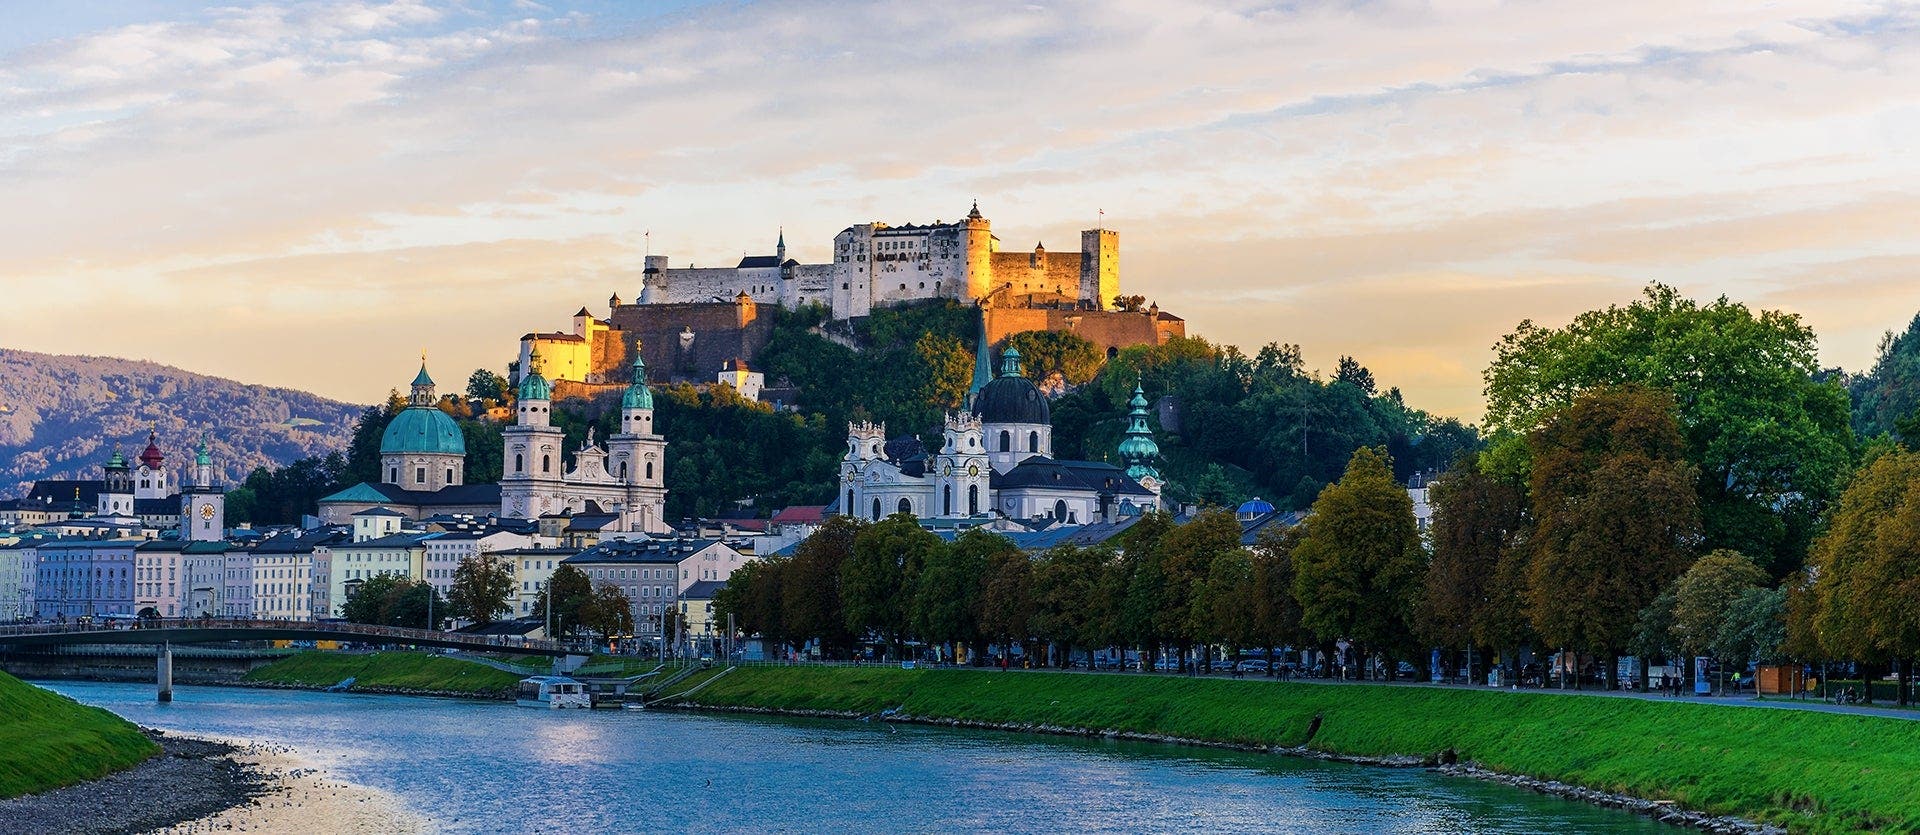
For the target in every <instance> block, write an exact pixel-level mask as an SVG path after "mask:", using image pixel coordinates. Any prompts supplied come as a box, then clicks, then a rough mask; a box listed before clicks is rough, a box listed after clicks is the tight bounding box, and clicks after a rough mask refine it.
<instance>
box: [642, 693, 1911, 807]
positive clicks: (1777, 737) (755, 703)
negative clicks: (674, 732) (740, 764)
mask: <svg viewBox="0 0 1920 835" xmlns="http://www.w3.org/2000/svg"><path fill="white" fill-rule="evenodd" d="M678 706H683V707H692V708H707V709H719V710H748V711H755V712H778V713H792V714H798V715H815V716H822V715H831V716H874V715H876V714H881V713H882V712H885V711H891V714H890V715H888V716H884V717H882V718H890V719H894V720H900V721H917V722H926V723H931V724H946V725H959V726H966V727H982V728H998V729H1003V730H1019V731H1037V732H1050V733H1070V734H1081V735H1093V736H1114V737H1125V738H1137V739H1150V740H1159V741H1171V742H1188V743H1199V744H1211V745H1223V746H1231V747H1244V748H1251V749H1259V750H1275V751H1282V752H1286V753H1298V754H1305V755H1310V756H1323V757H1331V758H1340V759H1351V760H1355V761H1363V762H1373V763H1376V764H1384V765H1409V764H1433V765H1453V766H1454V767H1455V768H1456V769H1458V770H1460V771H1461V772H1462V773H1466V774H1469V775H1470V776H1480V777H1489V776H1494V775H1504V777H1502V778H1501V779H1511V780H1514V781H1515V782H1516V783H1517V784H1520V785H1522V787H1526V788H1532V789H1535V790H1545V791H1549V792H1553V793H1559V794H1562V795H1563V796H1569V797H1574V798H1575V799H1585V800H1589V801H1596V800H1597V801H1599V802H1603V803H1605V802H1612V801H1610V800H1608V799H1609V798H1617V799H1619V800H1618V802H1619V803H1620V804H1622V807H1623V808H1635V809H1636V811H1642V812H1643V813H1647V814H1651V815H1654V816H1656V817H1665V816H1668V815H1670V814H1672V813H1674V812H1675V811H1677V810H1678V809H1684V810H1692V811H1694V812H1699V813H1703V814H1704V815H1705V816H1707V817H1709V818H1732V817H1737V818H1742V819H1746V820H1749V821H1757V822H1761V823H1764V824H1768V825H1773V826H1781V827H1787V828H1789V829H1791V830H1792V831H1795V832H1801V831H1805V832H1815V833H1830V832H1833V833H1837V832H1861V831H1914V830H1920V724H1916V723H1913V722H1907V721H1899V720H1889V719H1881V718H1876V717H1864V716H1849V715H1835V714H1826V713H1814V712H1797V711H1773V710H1757V709H1740V708H1731V707H1725V706H1717V705H1696V704H1676V703H1664V702H1659V701H1649V700H1641V699H1604V698H1589V697H1584V696H1580V695H1562V694H1555V693H1532V692H1513V691H1500V690H1481V689H1474V690H1467V689H1457V690H1456V689H1442V688H1428V687H1391V686H1377V685H1341V684H1306V683H1292V682H1276V681H1265V680H1242V681H1234V680H1223V679H1197V678H1172V677H1164V676H1124V675H1085V674H1070V673H1050V672H1024V671H1012V672H1000V673H995V672H983V671H973V670H899V669H894V668H879V667H864V668H845V667H838V668H817V667H745V668H740V669H737V670H735V671H734V672H733V673H732V674H730V675H728V676H726V677H724V678H720V679H717V680H715V681H713V682H712V683H711V684H710V685H709V686H707V687H705V688H702V689H701V690H699V691H698V692H696V693H693V694H691V695H690V696H688V697H686V698H685V699H683V700H681V701H680V702H679V703H678ZM1475 769H1477V770H1475ZM1555 784H1557V785H1559V786H1564V787H1565V789H1566V790H1565V791H1556V790H1555V788H1554V785H1555ZM1593 792H1598V793H1601V794H1603V795H1604V796H1605V797H1604V798H1600V797H1593V796H1583V793H1588V794H1590V793H1593ZM1631 804H1643V805H1644V807H1643V806H1635V805H1631ZM1676 822H1685V823H1690V824H1692V825H1700V824H1701V823H1702V822H1703V821H1701V820H1692V821H1676ZM1708 825H1709V826H1710V827H1713V828H1719V827H1729V826H1733V825H1735V824H1734V823H1733V822H1732V821H1730V820H1717V821H1713V822H1710V823H1709V824H1708Z"/></svg>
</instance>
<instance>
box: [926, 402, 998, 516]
mask: <svg viewBox="0 0 1920 835" xmlns="http://www.w3.org/2000/svg"><path fill="white" fill-rule="evenodd" d="M982 432H983V430H982V429H981V424H980V418H979V416H978V415H974V414H972V413H969V412H961V413H958V414H954V413H948V415H947V424H946V428H945V429H944V430H943V431H942V432H941V438H942V443H941V446H940V455H939V457H938V458H937V459H936V460H935V461H934V468H935V469H934V473H935V484H934V497H933V512H935V513H938V514H939V515H941V516H973V515H976V514H980V513H985V512H987V509H988V508H989V507H990V506H991V504H992V502H991V497H989V496H988V494H987V488H988V480H989V479H991V478H992V477H993V466H992V464H990V463H989V462H988V460H987V447H986V444H985V441H984V440H983V438H984V435H983V434H982Z"/></svg>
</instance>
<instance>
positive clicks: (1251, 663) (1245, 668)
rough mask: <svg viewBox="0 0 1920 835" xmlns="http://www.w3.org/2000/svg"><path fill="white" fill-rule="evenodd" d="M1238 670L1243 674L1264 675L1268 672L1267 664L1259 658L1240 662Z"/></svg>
mask: <svg viewBox="0 0 1920 835" xmlns="http://www.w3.org/2000/svg"><path fill="white" fill-rule="evenodd" d="M1236 669H1238V670H1239V671H1240V672H1243V673H1264V672H1266V671H1267V662H1265V661H1262V660H1260V659H1258V658H1249V659H1247V660H1245V661H1242V662H1240V663H1239V665H1238V666H1237V667H1236Z"/></svg>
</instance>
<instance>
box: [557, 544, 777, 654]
mask: <svg viewBox="0 0 1920 835" xmlns="http://www.w3.org/2000/svg"><path fill="white" fill-rule="evenodd" d="M747 560H748V558H747V556H746V555H744V554H742V553H740V552H739V551H738V550H735V549H734V548H733V547H732V546H730V545H728V544H727V543H725V542H723V541H720V540H717V539H656V540H617V541H613V542H602V543H600V544H599V545H596V546H594V547H592V548H588V549H586V550H583V551H581V552H579V553H577V554H574V555H573V556H571V557H567V558H565V559H563V560H561V563H562V564H564V565H570V566H573V567H574V568H578V569H580V570H581V571H583V572H586V575H587V578H588V579H590V580H592V581H593V583H594V585H596V586H598V585H601V584H607V585H612V586H614V587H616V588H619V589H620V590H621V591H622V592H625V593H626V595H627V599H628V600H630V601H632V605H633V619H634V623H635V625H636V626H637V628H638V633H639V634H640V635H642V636H647V635H652V636H654V637H659V636H660V635H661V624H662V623H663V622H664V617H665V613H666V612H667V611H668V610H669V609H671V610H672V611H674V612H675V613H678V612H679V611H680V601H681V594H682V593H683V592H685V591H686V590H687V589H688V588H690V587H692V586H693V584H695V583H699V582H701V581H716V582H722V583H724V582H725V581H726V580H727V579H728V578H730V577H732V576H733V572H734V571H735V570H737V569H738V568H740V566H742V565H745V564H746V563H747ZM527 614H539V613H538V612H529V613H527ZM668 637H669V638H670V639H672V640H679V639H681V638H685V637H687V636H686V635H685V634H684V632H683V633H682V634H681V635H679V636H668Z"/></svg>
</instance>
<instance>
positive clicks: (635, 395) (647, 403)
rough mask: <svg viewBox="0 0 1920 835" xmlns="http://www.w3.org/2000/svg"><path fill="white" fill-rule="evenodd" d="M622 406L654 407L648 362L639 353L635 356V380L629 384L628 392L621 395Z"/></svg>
mask: <svg viewBox="0 0 1920 835" xmlns="http://www.w3.org/2000/svg"><path fill="white" fill-rule="evenodd" d="M620 408H622V409H651V408H653V390H652V389H650V388H647V362H646V360H643V359H641V358H640V355H639V354H637V353H636V354H634V357H633V382H632V383H631V384H629V385H628V386H627V393H626V394H624V395H621V397H620Z"/></svg>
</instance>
